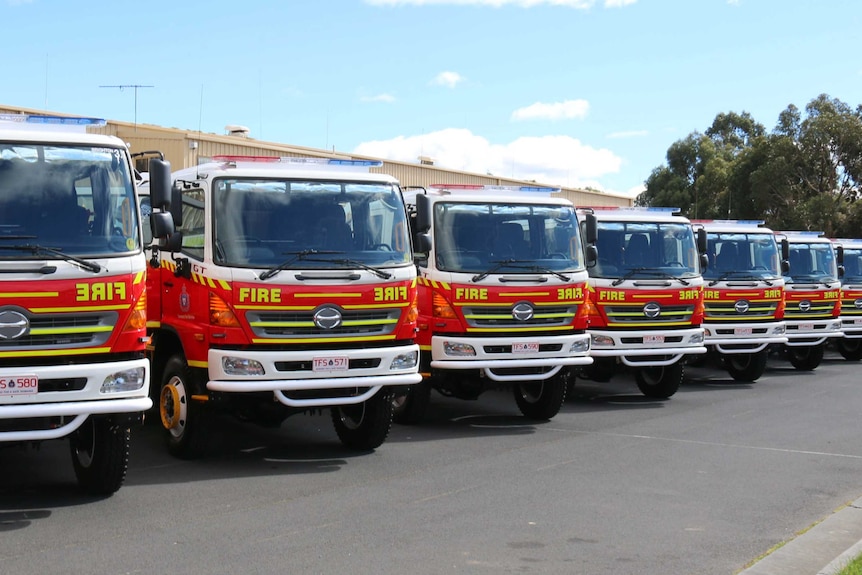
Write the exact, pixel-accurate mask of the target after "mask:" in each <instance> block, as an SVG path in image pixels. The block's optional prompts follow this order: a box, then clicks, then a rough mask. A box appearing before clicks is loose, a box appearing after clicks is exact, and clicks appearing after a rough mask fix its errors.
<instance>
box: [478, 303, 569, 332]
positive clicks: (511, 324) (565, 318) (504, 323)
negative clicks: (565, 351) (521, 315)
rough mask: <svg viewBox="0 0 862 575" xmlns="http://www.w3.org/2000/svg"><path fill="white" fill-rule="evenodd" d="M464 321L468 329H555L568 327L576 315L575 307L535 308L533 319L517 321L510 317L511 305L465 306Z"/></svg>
mask: <svg viewBox="0 0 862 575" xmlns="http://www.w3.org/2000/svg"><path fill="white" fill-rule="evenodd" d="M461 309H462V312H463V313H464V320H465V321H466V322H467V325H469V326H470V327H507V328H512V329H518V328H519V327H521V328H522V327H528V326H529V327H537V326H539V327H556V326H564V325H569V324H571V323H572V321H573V320H574V317H575V314H577V313H578V306H577V305H565V306H536V307H535V308H534V312H533V317H531V318H530V319H527V320H517V319H515V318H514V317H513V316H512V306H511V305H499V306H497V305H493V306H465V307H463V308H461Z"/></svg>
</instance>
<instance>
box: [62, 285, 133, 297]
mask: <svg viewBox="0 0 862 575" xmlns="http://www.w3.org/2000/svg"><path fill="white" fill-rule="evenodd" d="M75 292H76V294H75V299H76V300H77V301H114V300H124V299H126V284H125V283H124V282H93V283H91V284H90V283H86V284H75Z"/></svg>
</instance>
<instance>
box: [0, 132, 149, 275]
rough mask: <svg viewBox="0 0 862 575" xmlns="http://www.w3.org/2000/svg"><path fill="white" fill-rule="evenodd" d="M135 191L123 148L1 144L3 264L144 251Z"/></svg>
mask: <svg viewBox="0 0 862 575" xmlns="http://www.w3.org/2000/svg"><path fill="white" fill-rule="evenodd" d="M139 233H140V229H139V223H138V209H137V206H136V204H135V195H134V186H133V185H132V180H131V177H130V172H129V165H128V163H127V162H126V159H125V151H124V150H121V149H119V148H109V147H107V148H106V147H88V146H63V145H50V146H48V145H35V144H30V143H10V142H0V260H2V259H45V258H46V257H48V258H59V257H61V255H60V254H53V255H48V254H47V252H46V251H44V250H41V251H39V250H36V251H34V250H30V251H29V253H28V252H27V251H25V250H21V249H3V248H4V246H8V245H11V244H15V245H17V246H41V247H42V248H51V249H53V250H56V251H58V252H60V253H61V254H62V255H70V256H82V257H90V258H92V257H110V256H116V255H119V254H128V253H130V252H134V251H137V250H139V249H140V240H139Z"/></svg>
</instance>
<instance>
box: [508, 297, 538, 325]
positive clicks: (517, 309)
mask: <svg viewBox="0 0 862 575" xmlns="http://www.w3.org/2000/svg"><path fill="white" fill-rule="evenodd" d="M533 313H534V311H533V306H532V305H530V304H529V303H527V302H524V301H522V302H521V303H518V304H515V306H514V307H513V308H512V317H513V318H515V319H516V320H518V321H530V320H531V319H533Z"/></svg>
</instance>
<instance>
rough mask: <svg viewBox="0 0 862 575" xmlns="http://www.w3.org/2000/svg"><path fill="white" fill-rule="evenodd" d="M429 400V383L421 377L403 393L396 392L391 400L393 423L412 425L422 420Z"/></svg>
mask: <svg viewBox="0 0 862 575" xmlns="http://www.w3.org/2000/svg"><path fill="white" fill-rule="evenodd" d="M430 401H431V384H430V383H429V382H428V380H426V379H423V380H422V381H420V382H419V383H417V384H415V385H411V386H410V387H408V388H407V390H406V391H404V392H403V393H397V394H395V396H394V399H393V400H392V413H393V420H394V421H395V423H401V424H404V425H413V424H416V423H419V422H420V421H422V419H423V418H424V417H425V412H426V411H427V410H428V403H429V402H430Z"/></svg>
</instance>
